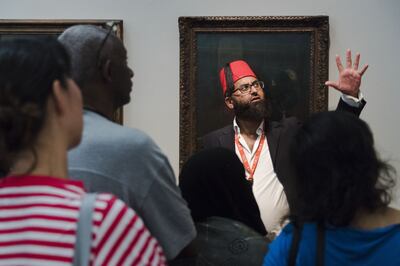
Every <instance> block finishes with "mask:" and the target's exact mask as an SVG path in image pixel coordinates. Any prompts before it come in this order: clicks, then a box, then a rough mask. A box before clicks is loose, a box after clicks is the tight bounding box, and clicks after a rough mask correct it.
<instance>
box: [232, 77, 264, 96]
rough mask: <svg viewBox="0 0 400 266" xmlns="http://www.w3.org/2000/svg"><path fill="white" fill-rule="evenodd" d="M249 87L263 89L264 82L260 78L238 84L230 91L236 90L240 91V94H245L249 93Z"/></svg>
mask: <svg viewBox="0 0 400 266" xmlns="http://www.w3.org/2000/svg"><path fill="white" fill-rule="evenodd" d="M251 87H253V88H255V89H260V88H261V89H263V88H264V82H263V81H261V80H255V81H253V82H252V83H247V84H242V85H240V86H239V88H237V89H234V90H233V92H232V93H235V92H236V91H240V93H241V94H246V93H249V92H250V90H251Z"/></svg>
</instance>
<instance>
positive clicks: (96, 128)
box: [59, 25, 196, 260]
mask: <svg viewBox="0 0 400 266" xmlns="http://www.w3.org/2000/svg"><path fill="white" fill-rule="evenodd" d="M59 41H60V42H61V43H62V44H63V45H64V46H65V47H66V48H67V50H68V51H69V52H70V55H71V61H72V66H73V72H72V77H73V78H74V79H75V80H76V81H77V83H78V85H79V86H80V88H81V90H82V94H83V102H84V130H83V137H82V143H81V145H79V146H78V147H77V148H75V149H73V150H72V151H71V152H70V153H69V154H68V159H69V173H70V175H71V177H72V178H76V179H79V180H82V181H83V182H84V183H85V186H86V187H87V188H88V190H89V191H106V192H111V193H113V194H115V195H117V196H118V197H120V198H121V199H122V200H124V201H125V202H126V203H127V204H128V205H129V206H131V207H132V208H133V209H135V210H136V211H137V212H138V214H139V215H140V216H141V217H142V218H143V220H144V222H145V224H146V226H148V228H149V230H150V232H151V233H152V234H153V235H154V236H155V237H156V238H157V239H158V240H159V242H160V244H161V246H162V247H163V250H164V252H165V255H166V257H167V259H168V260H172V259H174V258H176V257H177V256H178V255H179V254H181V256H190V255H192V254H193V253H192V252H193V251H192V249H191V248H187V249H185V247H187V246H189V247H190V245H189V244H190V243H191V241H192V240H193V239H194V238H195V236H196V230H195V227H194V224H193V220H192V219H191V217H190V211H189V209H188V207H187V204H186V202H185V201H184V199H183V198H182V196H181V193H180V190H179V187H178V186H177V185H176V180H175V176H174V173H173V171H172V168H171V166H170V164H169V161H168V159H167V157H166V156H165V155H164V154H163V153H162V151H161V150H160V148H159V147H158V146H157V145H156V144H155V143H154V141H153V140H152V139H151V138H150V137H149V136H148V135H147V134H145V133H143V132H142V131H140V130H137V129H132V128H128V127H123V126H121V125H119V124H116V123H114V122H113V121H112V117H113V114H114V112H115V111H116V110H117V109H118V108H119V107H122V106H123V105H125V104H127V103H128V102H129V101H130V92H131V90H132V81H131V78H132V77H133V72H132V70H131V69H130V68H129V66H128V63H127V52H126V49H125V47H124V45H123V43H122V42H121V40H119V39H118V38H117V37H116V36H114V35H113V34H112V33H111V31H107V30H104V29H101V28H99V27H95V26H88V25H78V26H74V27H71V28H69V29H67V30H66V31H64V33H63V34H61V35H60V37H59Z"/></svg>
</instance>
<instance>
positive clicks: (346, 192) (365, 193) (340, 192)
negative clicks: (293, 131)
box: [291, 112, 394, 226]
mask: <svg viewBox="0 0 400 266" xmlns="http://www.w3.org/2000/svg"><path fill="white" fill-rule="evenodd" d="M291 156H292V159H293V162H294V164H295V167H296V170H297V178H296V181H295V188H296V193H295V194H296V200H297V201H296V205H297V207H296V208H295V210H293V211H292V212H291V218H292V219H293V220H295V221H296V220H297V221H299V222H320V223H325V224H330V225H333V226H348V225H349V224H350V223H351V221H352V220H353V219H354V216H355V214H356V213H357V211H358V210H366V211H375V210H378V209H380V208H382V207H385V206H387V205H388V204H389V202H390V200H391V198H390V195H389V191H388V190H389V189H390V188H391V187H392V186H393V185H394V180H393V178H392V173H394V169H393V168H392V167H391V166H390V165H388V164H386V163H385V162H383V161H381V160H380V159H379V158H378V156H377V153H376V151H375V149H374V140H373V136H372V133H371V130H370V129H369V127H368V125H367V124H366V123H365V122H364V121H362V120H361V119H359V118H358V117H356V116H355V115H353V114H349V113H345V112H323V113H319V114H316V115H314V116H312V117H311V118H310V119H309V120H308V121H307V122H306V123H305V124H304V125H303V126H302V128H301V129H300V130H299V132H298V133H297V135H296V137H295V139H294V141H293V143H292V147H291Z"/></svg>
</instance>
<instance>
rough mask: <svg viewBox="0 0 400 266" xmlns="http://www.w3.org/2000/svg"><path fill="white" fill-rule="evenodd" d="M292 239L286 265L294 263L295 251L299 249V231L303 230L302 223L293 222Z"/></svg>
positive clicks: (293, 265) (293, 264)
mask: <svg viewBox="0 0 400 266" xmlns="http://www.w3.org/2000/svg"><path fill="white" fill-rule="evenodd" d="M293 227H294V231H293V239H292V244H291V245H290V251H289V260H288V266H295V265H296V258H297V252H298V250H299V245H300V239H301V232H302V231H303V225H302V224H298V223H293Z"/></svg>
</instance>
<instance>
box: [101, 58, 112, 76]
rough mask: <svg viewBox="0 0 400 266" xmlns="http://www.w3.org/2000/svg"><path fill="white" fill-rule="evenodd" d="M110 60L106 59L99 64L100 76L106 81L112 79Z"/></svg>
mask: <svg viewBox="0 0 400 266" xmlns="http://www.w3.org/2000/svg"><path fill="white" fill-rule="evenodd" d="M111 73H112V71H111V60H110V59H107V60H106V61H105V62H104V64H103V65H102V66H101V76H102V78H103V79H104V80H105V81H106V82H111V81H112V74H111Z"/></svg>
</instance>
